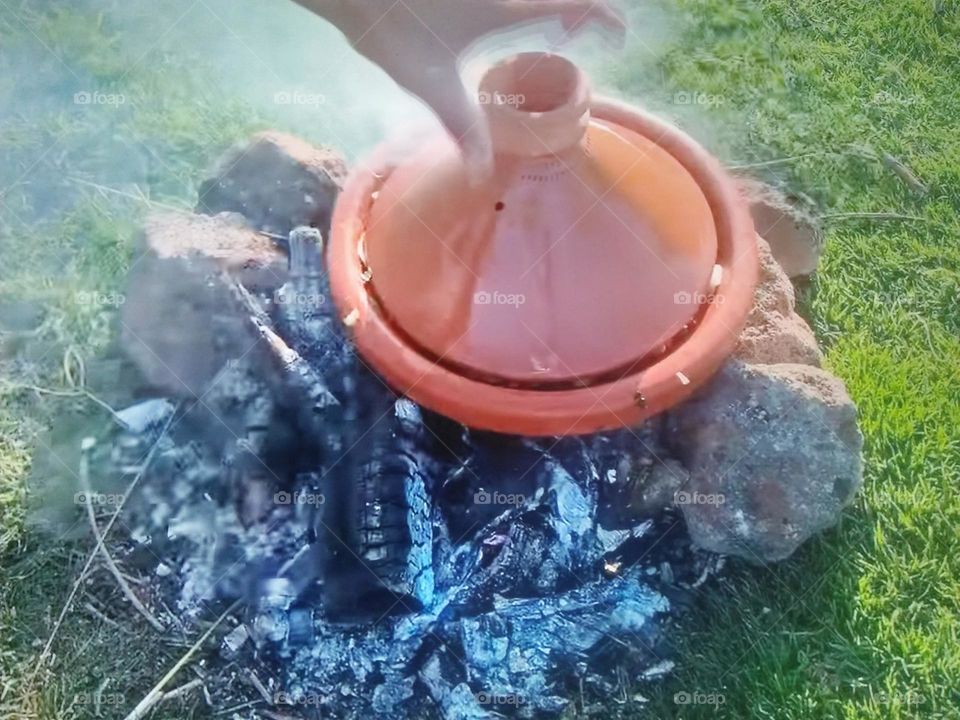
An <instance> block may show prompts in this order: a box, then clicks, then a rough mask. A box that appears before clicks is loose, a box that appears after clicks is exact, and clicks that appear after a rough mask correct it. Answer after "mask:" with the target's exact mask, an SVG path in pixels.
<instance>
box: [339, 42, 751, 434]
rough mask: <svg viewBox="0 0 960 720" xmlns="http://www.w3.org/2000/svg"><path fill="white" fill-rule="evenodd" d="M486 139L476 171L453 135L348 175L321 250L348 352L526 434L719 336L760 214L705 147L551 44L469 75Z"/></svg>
mask: <svg viewBox="0 0 960 720" xmlns="http://www.w3.org/2000/svg"><path fill="white" fill-rule="evenodd" d="M479 96H480V98H481V101H482V102H483V103H484V108H485V110H486V112H487V117H488V119H489V122H490V127H491V133H492V137H493V143H494V148H495V152H496V159H495V166H494V171H493V174H492V176H491V177H490V178H488V179H486V180H485V181H483V182H480V183H477V182H475V181H473V180H472V179H471V175H470V174H469V172H468V169H467V168H466V167H465V165H464V163H463V161H462V159H461V157H460V154H459V151H458V149H457V147H456V145H455V144H454V143H453V141H452V140H451V139H449V138H448V137H446V136H438V137H437V138H436V139H434V140H432V141H430V142H428V143H425V144H424V145H423V146H422V147H420V148H419V149H418V150H417V151H416V152H413V153H411V154H408V155H407V156H406V157H405V158H404V160H403V161H402V162H401V163H398V164H390V163H386V162H385V160H383V158H387V157H390V156H391V155H392V154H393V153H392V152H391V150H390V148H389V147H384V148H382V149H381V150H380V152H379V153H377V154H376V155H375V156H374V158H373V159H372V160H371V161H370V162H369V163H368V164H367V165H365V166H364V167H361V168H360V169H359V170H358V171H357V172H356V173H355V174H354V175H353V176H352V178H351V179H350V181H349V182H348V185H347V187H346V189H345V191H344V193H343V195H342V197H341V199H340V201H339V203H338V206H337V210H336V213H335V216H334V225H333V232H332V237H331V242H330V246H329V251H328V257H327V260H328V264H329V270H330V277H331V289H332V291H333V294H334V298H335V301H336V302H337V305H338V308H339V310H340V312H341V317H342V318H343V319H344V321H345V323H346V324H347V325H348V326H349V327H350V329H351V331H352V332H353V336H354V340H355V342H356V344H357V347H358V349H359V351H360V353H361V354H362V355H363V356H364V357H365V358H366V359H367V361H368V362H369V363H370V364H371V366H372V367H373V368H374V369H375V370H377V371H378V372H379V373H380V374H382V375H383V376H384V377H385V378H386V379H387V381H388V382H389V383H390V384H391V385H392V386H393V387H394V388H395V389H396V390H397V391H398V392H401V393H403V394H406V395H409V396H410V397H411V398H413V399H414V400H416V401H418V402H420V403H422V404H423V405H425V406H427V407H430V408H432V409H434V410H436V411H438V412H440V413H443V414H445V415H448V416H450V417H453V418H454V419H456V420H459V421H461V422H463V423H465V424H467V425H470V426H474V427H479V428H483V429H488V430H496V431H501V432H511V433H520V434H529V435H562V434H574V433H587V432H594V431H597V430H602V429H609V428H614V427H619V426H623V425H629V424H633V423H636V422H639V421H640V420H642V419H644V418H645V417H648V416H650V415H651V414H654V413H656V412H659V411H661V410H663V409H665V408H666V407H669V406H670V405H672V404H674V403H676V402H678V401H679V400H681V399H683V398H684V397H686V396H687V395H688V394H689V393H690V392H692V390H693V389H694V388H695V387H696V386H698V385H699V384H701V383H702V382H704V381H705V380H706V379H708V378H709V377H710V375H711V374H712V373H713V372H714V371H715V370H716V369H717V368H718V366H719V364H720V363H721V362H722V361H723V359H724V358H725V357H726V356H727V355H729V353H730V352H731V351H732V348H733V346H734V343H735V340H736V336H737V334H738V333H739V330H740V328H741V326H742V323H743V321H744V319H745V317H746V314H747V312H748V311H749V309H750V304H751V302H752V295H753V289H754V285H755V282H756V248H755V240H754V234H753V227H752V224H751V222H750V219H749V216H748V215H747V214H746V210H745V209H744V208H743V207H742V205H741V202H740V200H739V198H738V197H737V194H736V192H735V190H734V188H733V186H732V184H731V183H730V181H729V179H728V178H727V177H726V175H725V174H724V173H723V171H722V169H721V168H720V167H719V165H718V164H717V163H716V161H714V160H713V159H712V158H711V157H710V156H709V155H708V154H707V153H706V152H705V151H704V150H702V149H701V148H700V147H699V146H698V145H696V144H695V143H694V142H693V141H692V140H691V139H689V138H688V137H687V136H685V135H683V134H682V133H680V132H679V131H678V130H676V129H675V128H672V127H671V126H669V125H667V124H665V123H663V122H662V121H659V120H656V119H654V118H652V117H651V116H648V115H646V114H644V113H642V112H640V111H637V110H633V109H631V108H628V107H624V106H620V105H616V104H613V103H605V102H597V101H594V100H592V99H591V95H590V91H589V83H588V81H587V79H586V77H585V76H584V75H583V74H582V73H581V72H580V71H579V70H578V69H577V68H576V67H575V66H574V65H572V64H571V63H570V62H568V61H567V60H565V59H563V58H560V57H558V56H554V55H544V54H524V55H519V56H516V57H514V58H511V59H509V60H507V61H505V62H503V63H501V64H499V65H497V66H495V67H494V68H493V69H491V70H490V71H489V72H488V74H487V75H486V76H485V78H484V80H483V81H482V83H481V86H480V94H479Z"/></svg>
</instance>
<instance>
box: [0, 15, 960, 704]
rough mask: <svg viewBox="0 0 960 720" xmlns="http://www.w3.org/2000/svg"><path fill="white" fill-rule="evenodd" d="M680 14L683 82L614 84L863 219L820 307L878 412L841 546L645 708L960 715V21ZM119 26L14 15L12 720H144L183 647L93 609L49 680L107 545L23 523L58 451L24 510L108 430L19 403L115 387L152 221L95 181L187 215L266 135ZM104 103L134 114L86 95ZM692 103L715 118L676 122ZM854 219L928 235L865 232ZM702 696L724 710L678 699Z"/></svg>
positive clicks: (870, 412)
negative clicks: (57, 451)
mask: <svg viewBox="0 0 960 720" xmlns="http://www.w3.org/2000/svg"><path fill="white" fill-rule="evenodd" d="M635 4H637V3H636V2H635ZM660 4H661V5H663V6H664V7H666V6H667V5H668V2H667V0H660ZM99 5H101V6H105V5H110V6H111V7H119V6H118V5H117V4H116V3H108V2H101V3H99ZM669 5H670V6H679V10H678V11H677V12H678V13H679V15H680V16H681V18H682V22H678V23H677V26H678V27H679V28H680V30H679V31H678V35H677V37H675V38H674V39H673V41H672V45H671V48H670V50H669V52H668V53H667V55H666V56H665V58H663V60H662V61H661V63H660V66H661V68H662V70H663V72H662V75H661V74H659V73H649V72H647V71H643V72H640V71H639V70H638V68H647V67H649V65H650V62H649V56H648V55H647V52H646V50H644V48H643V47H642V46H640V45H639V44H638V43H632V44H631V46H630V47H629V49H628V54H627V56H626V57H625V58H624V59H623V60H622V61H618V62H617V63H616V65H615V66H613V67H611V68H610V70H609V77H608V81H609V82H611V83H613V84H615V85H616V86H618V87H619V88H620V89H621V90H622V91H623V92H625V93H627V94H628V95H634V96H635V97H638V98H641V99H642V100H643V101H644V102H645V103H646V104H648V105H652V106H653V107H655V108H656V109H659V110H661V111H664V112H666V113H668V114H671V115H673V116H674V117H675V118H676V119H677V121H678V122H680V123H681V124H683V125H684V126H686V127H687V128H689V130H690V131H691V132H692V133H694V134H695V135H696V136H697V137H700V138H702V139H703V140H704V142H705V143H706V144H708V145H709V146H710V147H711V149H712V150H714V152H716V153H717V154H718V155H719V156H720V157H722V158H723V159H724V160H725V161H727V162H728V163H731V164H741V165H742V164H757V163H767V162H768V161H777V162H775V163H773V164H766V165H764V166H763V167H762V168H760V169H758V170H757V173H758V174H760V175H761V176H762V177H766V178H767V179H770V180H775V181H779V182H784V183H787V184H788V185H789V186H790V187H791V189H793V190H798V191H802V192H804V193H806V194H808V195H809V196H810V197H811V198H812V199H813V200H814V201H815V202H816V203H817V204H818V206H819V207H820V209H821V211H822V212H823V213H824V214H825V215H827V216H840V217H835V218H834V219H832V220H828V221H827V231H828V232H827V237H828V245H827V250H826V254H825V256H824V258H823V263H822V267H821V270H820V271H819V272H818V274H817V276H816V278H815V280H814V282H813V283H812V284H811V286H810V287H809V288H807V289H806V290H805V291H804V293H803V296H802V300H803V306H804V308H805V312H806V313H807V314H808V317H809V318H810V320H811V322H812V323H813V325H814V327H815V329H816V332H817V335H818V337H819V338H820V341H821V342H822V343H823V345H824V347H825V348H826V350H827V364H828V366H829V368H830V369H831V370H832V371H834V372H836V373H837V374H838V375H840V376H841V377H842V378H843V379H844V380H845V381H846V383H847V386H848V388H849V390H850V393H851V395H852V396H853V397H854V399H855V400H856V402H857V403H858V405H859V407H860V412H861V418H862V420H861V421H862V427H863V430H864V433H865V437H866V469H867V470H866V482H865V486H864V490H863V492H862V494H861V495H860V497H859V498H858V501H857V503H856V505H855V506H854V507H853V508H852V509H851V510H850V512H849V513H848V514H847V516H846V517H845V519H844V522H843V524H842V526H841V527H840V528H838V529H836V530H834V531H831V532H829V533H827V534H825V535H824V536H823V537H821V538H818V539H817V540H815V541H813V542H811V543H810V544H808V545H807V546H805V547H804V548H803V549H802V550H801V551H800V552H798V553H797V555H796V556H795V557H793V558H791V559H790V560H789V561H787V562H784V563H781V564H779V565H777V566H773V567H769V568H755V567H750V566H746V565H744V564H741V563H736V562H734V563H731V565H732V568H731V572H730V573H729V575H728V576H727V577H726V578H725V579H724V580H723V581H722V582H720V583H718V584H716V585H714V586H713V587H712V588H710V589H709V590H708V591H707V592H705V593H703V595H702V596H701V598H700V599H699V600H698V602H697V605H696V606H695V608H694V609H693V612H692V613H691V614H690V615H689V616H687V617H686V618H684V619H683V620H682V623H681V629H682V632H678V633H676V634H675V639H676V642H677V643H678V647H677V660H678V665H679V669H678V673H677V674H676V676H673V677H671V678H670V679H668V680H667V681H666V682H665V683H663V684H661V685H654V686H649V687H643V688H639V689H640V691H641V692H642V693H643V694H644V695H646V696H647V697H649V698H650V703H649V705H648V706H647V714H646V715H644V717H647V716H649V717H657V718H673V717H683V718H697V717H709V718H713V717H723V718H728V717H729V718H770V719H771V720H772V719H774V718H775V719H776V720H807V719H809V718H847V719H851V720H852V719H854V718H856V719H858V720H859V719H861V718H863V719H867V720H873V719H875V720H887V719H888V718H890V719H896V718H957V717H960V710H958V708H960V642H958V641H960V638H958V630H957V625H958V616H960V580H958V576H960V533H958V532H957V528H958V527H960V499H958V492H957V489H958V487H960V430H958V428H960V390H958V380H960V377H958V376H960V130H958V125H957V123H958V120H957V119H958V118H960V8H958V5H957V4H956V3H955V2H951V1H950V0H944V1H940V2H937V1H935V0H875V2H872V3H867V2H863V1H862V0H831V1H830V2H826V1H824V0H756V2H745V1H744V0H679V2H677V3H672V2H671V3H669ZM96 6H97V3H93V2H81V3H67V2H66V1H65V0H64V1H62V2H47V3H45V4H43V5H42V6H41V7H42V8H43V9H40V10H30V9H27V8H28V6H27V4H23V6H22V8H21V5H20V4H17V9H16V10H15V11H14V10H11V7H13V4H12V3H8V4H6V7H4V6H0V39H2V42H0V157H2V158H3V161H2V163H0V190H3V195H2V203H3V204H2V206H0V258H2V262H0V321H2V322H0V327H2V329H3V330H4V331H5V332H4V334H3V335H2V336H0V717H5V716H7V715H9V716H10V717H18V718H19V717H23V718H67V719H70V718H85V717H92V712H91V710H90V707H89V705H84V704H83V703H82V702H79V703H78V702H77V701H76V700H77V698H80V699H81V700H83V699H85V698H89V694H90V693H92V692H93V691H95V690H96V689H97V687H99V685H100V683H101V681H102V679H103V678H106V677H112V678H115V682H114V684H112V685H110V686H109V688H108V690H107V691H106V693H107V694H108V695H109V694H110V693H115V694H119V695H121V696H122V697H123V698H124V699H125V701H126V702H125V704H124V706H123V710H124V711H126V710H127V709H129V707H130V706H132V705H133V704H134V703H135V702H136V701H137V700H139V698H140V697H141V696H142V695H143V694H144V693H145V692H146V690H147V689H148V688H149V687H150V685H151V684H152V683H153V682H154V681H155V680H156V679H157V678H158V677H159V676H160V675H161V674H162V668H164V667H166V666H168V665H169V663H170V662H171V658H174V657H176V656H178V655H179V653H180V652H182V649H181V648H176V647H167V646H164V645H161V644H158V643H156V642H155V641H154V640H152V639H151V638H150V636H149V635H148V634H146V633H137V634H134V635H133V636H130V637H126V636H123V638H122V639H121V640H118V636H117V634H116V632H114V631H112V630H111V629H110V628H107V627H104V626H102V625H100V624H99V623H98V622H96V621H93V620H92V619H91V617H90V616H89V615H85V614H84V612H83V611H82V610H75V611H74V612H72V613H71V614H70V615H68V617H67V621H66V622H65V624H64V626H63V629H62V630H61V632H60V635H59V636H58V637H59V640H58V642H57V643H55V644H54V651H55V659H54V661H53V663H52V664H51V671H50V672H49V673H44V674H42V675H41V676H40V681H34V682H32V683H31V682H28V679H29V677H30V674H31V672H32V668H33V666H34V664H35V663H36V660H37V656H38V654H39V652H40V649H41V647H42V643H43V641H45V640H46V638H47V637H48V636H49V633H50V630H51V627H52V624H53V622H54V620H55V618H56V615H57V614H58V613H59V611H60V608H61V607H62V606H63V602H64V600H65V597H66V594H67V593H68V592H69V589H70V587H71V585H72V582H73V579H74V578H75V577H76V574H77V572H78V571H79V564H80V563H82V556H83V553H84V552H85V550H86V549H88V548H89V543H88V542H87V541H84V540H82V539H81V541H80V542H77V543H74V542H68V540H69V538H71V537H73V536H74V535H77V534H78V531H77V530H76V528H71V527H70V525H69V523H67V524H66V525H63V524H61V525H58V526H57V528H56V529H57V534H58V535H59V534H61V533H64V532H66V537H65V539H63V540H55V539H54V538H51V537H50V536H49V535H47V534H45V533H44V532H42V531H41V530H40V529H37V528H35V527H34V526H33V525H32V524H31V523H30V522H28V518H32V517H34V515H33V514H28V513H27V511H26V508H27V505H28V503H31V502H32V503H33V504H34V505H35V504H36V502H37V497H38V496H39V488H41V487H45V486H47V485H49V484H51V482H52V476H51V474H50V473H49V472H48V470H47V468H46V463H42V462H40V459H41V458H42V456H43V453H40V454H39V455H37V456H36V457H37V458H38V459H37V460H36V461H35V462H34V463H33V464H34V465H35V468H34V470H33V476H32V478H31V480H30V485H29V492H28V484H27V476H28V474H29V473H30V468H31V464H32V462H31V460H32V458H34V452H35V450H36V449H37V448H38V447H41V448H42V445H39V443H40V442H42V443H45V444H48V445H49V444H51V443H54V444H53V447H55V448H59V445H56V444H55V443H56V442H57V440H56V439H55V436H54V438H53V439H52V436H50V435H46V434H42V433H43V431H44V430H45V429H46V428H48V427H50V426H51V425H52V424H53V420H54V418H56V419H58V420H59V421H60V424H62V422H63V418H64V417H66V416H68V415H71V414H75V415H77V416H81V414H82V413H86V415H83V416H84V417H86V416H89V413H90V410H89V407H88V404H86V403H85V401H83V400H82V399H78V398H61V397H53V396H49V395H44V396H40V395H37V394H36V393H33V392H31V391H28V390H24V389H23V388H22V385H24V384H30V385H40V386H44V387H51V388H59V389H65V390H68V391H69V390H73V389H76V387H77V385H78V383H79V382H80V381H81V378H82V376H83V375H84V373H86V375H87V378H88V380H87V382H88V384H90V385H92V386H93V387H94V389H96V390H98V391H99V390H101V388H102V389H103V391H104V392H105V393H106V392H109V390H110V388H109V387H108V385H105V384H97V383H96V382H95V380H94V377H95V375H96V372H95V369H96V366H97V358H98V357H100V356H101V355H102V354H103V352H104V351H105V349H106V348H108V346H109V343H110V339H111V333H112V326H111V319H112V310H111V309H110V308H108V307H98V306H95V305H94V306H91V304H90V303H83V302H79V301H78V298H82V297H84V295H83V293H89V292H90V291H98V292H110V291H112V290H115V289H117V288H118V287H120V286H121V285H122V279H123V275H124V271H125V268H126V265H127V263H128V260H129V251H130V247H131V243H132V241H133V238H134V237H135V233H136V228H137V224H138V222H139V219H140V217H141V216H142V214H143V211H144V203H142V202H137V201H132V200H130V199H128V198H123V197H118V196H116V195H112V194H104V193H101V192H98V191H97V190H95V189H93V188H91V187H90V186H89V185H84V184H82V183H80V182H78V181H80V180H82V181H91V182H96V183H100V184H103V185H107V186H110V187H122V188H124V189H125V190H129V191H130V192H131V193H133V192H135V191H136V192H140V193H142V194H143V196H145V197H148V198H150V199H152V200H154V201H161V202H165V203H171V204H176V205H180V206H184V207H187V206H189V205H190V204H192V202H193V200H194V198H195V193H196V183H197V181H198V179H199V178H200V177H201V174H202V169H203V168H205V167H206V166H207V165H208V164H209V163H210V161H211V160H212V159H213V158H215V157H216V156H217V155H218V154H219V153H220V152H221V151H222V150H223V148H224V147H226V146H227V145H228V144H229V143H231V142H232V141H234V140H235V139H238V138H240V137H242V136H244V135H245V134H247V133H248V132H250V131H252V130H254V129H257V128H259V127H262V126H264V124H265V122H266V121H265V120H264V119H263V118H261V117H259V116H258V115H257V113H256V112H253V111H251V109H250V108H247V107H245V106H244V105H242V104H241V103H239V102H238V101H237V100H235V99H234V98H233V97H231V94H230V93H229V92H227V91H225V90H224V88H223V87H222V86H221V85H219V84H218V83H217V82H215V79H216V72H215V71H214V70H213V69H210V68H204V67H198V66H197V65H196V62H195V58H193V59H189V60H188V59H185V58H184V57H179V56H178V55H177V54H176V53H166V52H160V51H157V52H156V53H154V54H151V55H149V57H148V60H149V61H148V62H138V60H139V59H140V58H141V54H142V52H144V50H142V49H141V48H139V47H130V45H129V44H125V43H124V42H123V37H122V31H121V30H120V29H118V28H116V27H113V26H112V25H111V23H110V20H109V18H110V17H111V15H110V13H107V14H106V15H105V17H100V16H99V15H98V14H97V13H96V12H94V11H92V10H91V9H90V8H91V7H96ZM144 10H145V9H144ZM51 51H52V52H53V53H54V55H55V56H56V57H54V55H51ZM25 58H26V59H29V63H26V64H24V62H23V60H24V59H25ZM25 67H28V68H29V72H24V71H23V70H24V68H25ZM91 88H98V89H99V90H100V91H102V92H113V93H122V94H123V95H124V96H125V97H126V98H127V99H128V102H127V103H125V104H123V105H121V106H118V107H116V108H113V107H103V106H98V107H87V108H83V107H81V108H77V107H75V106H73V105H72V103H70V102H64V101H63V99H64V98H72V96H73V93H75V92H78V91H82V90H89V89H91ZM678 91H686V92H693V93H704V94H706V95H709V96H711V97H712V98H713V99H714V100H715V102H712V103H711V104H710V105H709V106H694V107H690V106H678V105H675V104H673V103H672V102H671V101H672V99H673V97H674V94H675V93H676V92H678ZM270 124H277V123H276V122H271V123H270ZM319 134H321V135H322V133H319ZM312 139H314V140H319V141H322V140H323V139H324V138H323V137H315V138H312ZM351 150H352V149H351ZM883 153H889V154H891V155H893V156H895V157H897V158H899V159H900V160H901V161H902V162H904V163H905V164H907V165H908V166H909V167H910V168H911V169H912V170H913V172H914V173H916V175H917V176H918V177H920V178H921V179H922V180H923V182H924V183H925V184H926V185H927V187H928V188H929V193H928V194H927V195H925V196H920V195H917V194H916V193H914V192H913V191H911V189H910V188H909V187H907V186H906V185H905V184H904V183H903V182H902V181H901V180H900V179H899V178H898V177H897V176H896V175H895V174H894V173H892V172H890V170H888V169H887V168H886V167H884V165H883V164H882V163H881V162H878V161H877V160H876V159H875V158H876V157H878V156H880V155H882V154H883ZM38 160H39V162H38ZM781 160H782V162H780V161H781ZM859 212H885V213H897V214H901V215H909V216H917V217H919V218H921V219H920V220H917V221H910V220H895V221H886V222H867V221H863V220H856V219H851V218H849V217H843V216H844V215H845V214H849V213H859ZM11 329H13V330H14V331H15V332H12V331H11ZM11 383H16V384H17V385H16V386H14V385H11ZM127 624H129V625H130V626H131V627H138V626H139V624H138V623H137V622H136V620H135V619H133V618H131V621H130V622H129V623H127ZM38 639H39V641H40V642H39V646H38V642H37V640H38ZM681 692H690V693H693V692H697V693H702V694H704V695H709V694H711V693H715V694H721V695H722V696H723V699H724V704H723V705H722V706H719V707H715V706H712V705H700V706H695V705H678V704H676V703H675V701H674V696H675V694H676V693H681ZM167 712H169V713H170V714H169V715H168V716H169V717H186V716H192V715H193V711H192V710H190V709H189V708H183V709H179V708H175V707H174V708H170V709H168V710H167ZM104 714H105V716H107V717H113V716H114V715H120V713H119V712H113V711H112V709H111V708H106V707H105V708H104ZM198 715H199V712H198Z"/></svg>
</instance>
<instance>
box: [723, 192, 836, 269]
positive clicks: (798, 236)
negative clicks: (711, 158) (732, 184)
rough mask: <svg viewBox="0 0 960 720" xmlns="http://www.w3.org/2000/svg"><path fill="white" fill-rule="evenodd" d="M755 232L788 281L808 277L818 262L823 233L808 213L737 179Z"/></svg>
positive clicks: (784, 197)
mask: <svg viewBox="0 0 960 720" xmlns="http://www.w3.org/2000/svg"><path fill="white" fill-rule="evenodd" d="M738 182H739V185H740V193H741V195H743V197H744V198H745V199H746V201H747V203H748V204H749V206H750V214H751V215H752V216H753V224H754V226H756V229H757V232H758V233H759V234H760V235H761V236H762V237H763V238H764V239H765V240H766V241H767V242H768V243H770V248H771V249H772V250H773V256H774V257H775V258H776V259H777V262H778V263H780V265H781V267H783V269H784V272H786V273H787V275H788V276H790V277H791V278H795V277H801V276H805V275H810V274H811V273H813V272H814V271H815V270H816V269H817V265H818V264H819V263H820V254H821V253H822V252H823V245H824V240H823V230H822V229H821V228H820V225H819V222H818V221H817V219H816V218H815V217H814V215H813V214H812V213H811V212H810V210H809V209H808V208H806V207H804V205H803V204H802V203H801V202H800V201H799V198H796V197H790V196H788V195H785V194H784V193H782V192H780V191H779V190H777V189H775V188H773V187H770V186H769V185H766V184H764V183H762V182H759V181H757V180H753V179H751V178H739V180H738Z"/></svg>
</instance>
